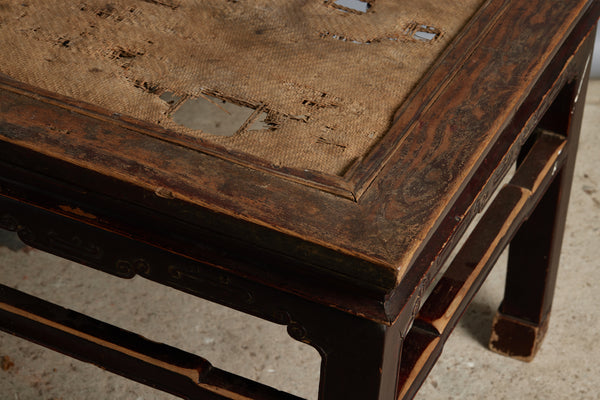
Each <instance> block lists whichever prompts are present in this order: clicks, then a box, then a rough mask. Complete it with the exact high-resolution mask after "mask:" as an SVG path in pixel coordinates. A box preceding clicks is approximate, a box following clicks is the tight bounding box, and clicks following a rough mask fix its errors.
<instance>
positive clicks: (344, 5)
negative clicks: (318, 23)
mask: <svg viewBox="0 0 600 400" xmlns="http://www.w3.org/2000/svg"><path fill="white" fill-rule="evenodd" d="M330 4H331V5H332V6H333V7H335V8H337V9H339V10H342V11H347V12H357V13H360V14H364V13H366V12H367V11H368V10H369V8H371V3H369V2H367V1H362V0H333V1H330Z"/></svg>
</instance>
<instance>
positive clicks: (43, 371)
mask: <svg viewBox="0 0 600 400" xmlns="http://www.w3.org/2000/svg"><path fill="white" fill-rule="evenodd" d="M586 107H587V108H586V111H585V122H584V128H583V133H582V139H581V146H580V149H581V150H580V154H579V158H578V161H577V170H576V173H575V181H574V187H573V191H572V198H571V204H570V209H569V215H568V221H567V231H566V237H565V241H564V244H563V254H562V259H561V262H562V264H561V270H560V273H559V277H558V286H557V291H556V296H555V301H554V308H553V315H552V320H551V323H550V329H549V332H548V335H547V337H546V340H545V343H544V345H543V346H542V348H541V350H540V352H539V354H538V356H537V358H536V359H535V360H534V361H533V362H532V363H523V362H519V361H514V360H512V359H509V358H505V357H501V356H499V355H496V354H494V353H491V352H490V351H488V350H487V349H486V347H485V346H486V342H487V338H488V335H489V329H490V324H491V319H492V317H493V314H494V312H495V310H496V308H497V307H498V304H499V302H500V300H501V295H502V288H503V274H504V262H503V260H501V261H500V262H499V263H498V265H497V266H496V268H495V269H494V271H493V272H492V275H491V276H490V277H489V279H488V280H487V281H486V283H485V285H484V286H483V287H482V289H481V291H480V292H479V294H478V295H477V297H476V298H475V300H474V302H473V303H472V305H471V306H470V308H469V310H468V311H467V313H466V315H465V316H464V317H463V319H462V320H461V322H460V323H459V325H458V327H457V328H456V330H455V333H454V334H453V336H452V337H451V338H450V340H449V342H448V344H447V345H446V348H445V351H444V354H443V355H442V357H441V358H440V360H439V362H438V363H437V364H436V366H435V368H434V369H433V371H432V373H431V375H430V376H429V378H428V379H427V381H426V382H425V383H424V385H423V387H422V389H421V391H420V392H419V395H418V396H417V399H421V400H424V399H433V400H435V399H440V400H441V399H446V400H449V399H511V400H512V399H544V400H551V399H567V398H568V399H600V389H598V387H599V384H600V362H598V360H600V346H599V345H598V343H599V342H600V307H599V306H598V304H600V290H599V289H598V287H597V285H599V284H600V81H593V82H591V83H590V91H589V93H588V97H587V106H586ZM7 240H9V239H6V238H5V239H4V242H5V243H6V244H8V245H9V247H1V248H0V278H1V279H0V282H2V283H4V284H7V285H9V286H12V287H15V288H18V289H20V290H23V291H25V292H28V293H31V294H34V295H36V296H39V297H42V298H44V299H46V300H49V301H52V302H56V303H58V304H61V305H63V306H65V307H69V308H72V309H75V310H77V311H80V312H84V313H86V314H88V315H91V316H93V317H95V318H99V319H101V320H104V321H106V322H109V323H112V324H115V325H118V326H121V327H123V328H125V329H130V330H134V331H136V332H138V333H141V334H142V335H144V336H146V337H148V338H151V339H153V340H156V341H161V342H166V343H169V344H171V345H174V346H177V347H180V348H182V349H185V350H187V351H190V352H193V353H196V354H198V355H201V356H203V357H205V358H207V359H209V360H210V361H211V362H212V363H213V364H214V365H215V366H217V367H220V368H223V369H226V370H229V371H231V372H235V373H238V374H241V375H243V376H246V377H249V378H252V379H257V380H259V381H261V382H263V383H266V384H269V385H272V386H275V387H278V388H280V389H283V390H287V391H290V392H292V393H294V394H297V395H299V396H302V397H305V398H308V399H316V393H317V380H318V373H319V357H318V354H317V352H316V351H315V350H313V349H311V348H309V347H308V346H305V345H303V344H300V343H297V342H295V341H293V340H292V339H290V338H288V336H287V335H286V333H285V329H284V328H283V327H280V326H276V325H273V324H270V323H267V322H264V321H260V320H258V319H256V318H253V317H249V316H245V315H243V314H240V313H238V312H235V311H231V310H228V309H225V308H223V307H221V306H218V305H215V304H211V303H209V302H206V301H203V300H200V299H197V298H195V297H192V296H190V295H187V294H184V293H179V292H177V291H174V290H171V289H167V288H165V287H161V286H159V285H156V284H154V283H152V282H149V281H146V280H144V279H141V278H135V279H133V280H132V281H125V280H121V279H118V278H113V277H111V276H108V275H105V274H103V273H100V272H96V271H94V270H91V269H88V268H84V267H80V266H78V265H76V264H74V263H71V262H68V261H65V260H61V259H58V258H56V257H53V256H50V255H48V254H44V253H41V252H39V251H36V250H31V249H27V248H25V249H20V250H19V245H18V243H16V244H13V245H10V243H8V242H7ZM10 247H13V248H12V249H11V248H10ZM0 362H1V363H0V365H1V367H2V368H0V400H8V399H11V400H12V399H14V400H34V399H36V400H37V399H44V400H59V399H61V400H69V399H87V400H105V399H133V400H151V399H173V397H172V396H169V395H167V394H164V393H162V392H158V391H155V390H153V389H150V388H148V387H145V386H142V385H138V384H136V383H132V382H129V381H127V380H125V379H123V378H120V377H118V376H116V375H113V374H110V373H108V372H105V371H103V370H101V369H99V368H96V367H94V366H91V365H88V364H85V363H81V362H79V361H76V360H72V359H69V358H67V357H64V356H62V355H59V354H57V353H54V352H52V351H49V350H46V349H44V348H42V347H40V346H37V345H34V344H30V343H28V342H26V341H24V340H21V339H18V338H15V337H12V336H10V335H7V334H4V333H0Z"/></svg>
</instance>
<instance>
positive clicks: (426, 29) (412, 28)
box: [404, 22, 442, 42]
mask: <svg viewBox="0 0 600 400" xmlns="http://www.w3.org/2000/svg"><path fill="white" fill-rule="evenodd" d="M404 33H405V34H406V35H408V36H409V37H410V38H412V39H414V40H418V41H421V42H433V41H434V40H437V39H438V38H439V37H440V36H441V35H442V31H441V30H439V29H438V28H436V27H433V26H429V25H424V24H419V23H416V22H413V23H411V24H409V25H408V26H407V27H406V29H405V32H404Z"/></svg>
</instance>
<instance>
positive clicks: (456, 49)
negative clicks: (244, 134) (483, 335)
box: [0, 0, 511, 201]
mask: <svg viewBox="0 0 600 400" xmlns="http://www.w3.org/2000/svg"><path fill="white" fill-rule="evenodd" d="M510 2H511V0H502V1H497V0H488V1H487V2H485V3H484V4H483V5H482V6H481V7H480V8H479V9H478V10H477V11H476V12H475V14H474V15H473V16H472V17H471V19H470V20H469V22H468V23H467V24H466V25H465V27H464V28H463V29H462V30H461V31H460V32H459V34H458V35H457V36H456V38H455V39H453V40H452V41H451V43H450V45H449V46H447V47H446V49H445V50H444V51H443V52H442V54H441V55H440V56H439V57H438V58H437V61H436V62H435V63H433V64H432V66H431V67H430V69H429V72H428V73H426V74H425V76H424V77H423V78H422V79H421V80H420V82H419V83H418V84H417V86H416V87H415V88H414V89H413V90H411V92H410V94H409V97H408V99H407V100H406V101H404V103H403V105H402V106H401V108H400V109H399V110H398V111H397V112H396V114H395V116H394V117H393V124H392V127H391V129H390V130H389V131H388V133H386V134H385V135H384V136H383V138H382V140H381V141H380V142H379V143H377V144H375V146H374V147H373V148H372V149H371V150H370V151H369V153H368V155H367V156H366V157H365V158H360V159H357V160H355V161H354V163H353V164H351V165H350V166H349V167H348V168H347V169H346V171H345V173H344V174H343V175H342V176H337V175H331V174H327V173H323V172H319V171H314V170H310V169H296V168H290V167H285V166H278V165H273V164H272V163H270V162H268V161H266V160H264V159H262V158H259V157H255V156H252V155H249V154H247V153H244V152H236V151H232V150H227V149H225V147H223V146H221V145H218V144H215V143H210V142H208V141H206V140H203V139H201V138H198V137H191V136H189V135H184V134H181V133H178V132H175V131H172V130H168V129H165V128H162V127H160V126H157V125H155V124H151V123H148V122H145V121H141V120H138V119H136V118H132V117H128V116H126V115H121V114H115V113H112V112H111V111H109V110H107V109H104V108H102V107H99V106H95V105H92V104H88V103H85V102H81V101H77V100H74V99H71V98H69V97H66V96H61V95H58V94H55V93H52V92H49V91H45V90H42V89H39V88H36V87H33V86H30V85H27V84H24V83H21V82H17V81H15V80H13V79H12V78H10V77H7V76H5V75H2V74H0V87H1V88H3V89H6V90H10V91H13V92H17V93H19V94H23V95H27V96H29V97H34V98H36V99H38V100H40V101H44V102H46V103H49V104H52V105H55V106H58V107H61V108H66V109H68V110H70V111H74V112H77V113H80V114H84V115H87V116H90V117H93V118H96V119H98V120H103V121H110V122H112V123H116V124H117V125H119V126H122V127H125V128H127V129H130V130H133V131H135V132H138V133H142V134H144V135H148V136H151V137H153V138H157V139H160V140H163V141H166V142H171V143H175V144H178V145H181V146H184V147H187V148H190V149H193V150H196V151H199V152H201V153H205V154H208V155H211V156H215V157H219V158H222V159H224V160H226V161H229V162H233V163H236V164H239V165H242V166H244V167H248V168H251V169H256V170H260V171H263V172H267V173H271V174H274V175H276V176H278V177H280V178H283V179H287V180H290V181H293V182H295V183H299V184H302V185H305V186H308V187H311V188H314V189H318V190H321V191H324V192H328V193H331V194H334V195H336V196H340V197H343V198H346V199H348V200H351V201H358V200H359V198H360V196H361V195H362V194H363V193H364V192H365V191H366V189H367V188H368V186H369V184H370V183H371V182H372V181H373V179H374V178H375V177H376V176H377V174H378V173H379V171H380V170H381V169H382V168H383V166H384V165H385V163H386V162H387V161H389V158H390V156H391V155H392V154H393V153H394V151H395V150H396V149H397V147H398V146H399V145H400V144H401V142H402V138H403V137H404V136H405V135H406V134H407V132H408V131H410V129H412V128H413V127H414V124H415V123H416V121H418V119H419V117H420V116H421V115H422V114H423V113H424V112H425V111H426V110H427V109H428V107H429V106H430V105H431V104H432V103H433V102H434V101H435V99H437V98H438V97H439V95H440V94H441V93H442V92H443V91H444V89H445V88H446V87H447V85H448V83H449V82H450V81H451V80H452V78H453V77H454V75H455V74H456V72H457V71H458V70H459V69H460V66H461V65H462V63H464V62H465V61H466V60H468V58H469V56H470V55H471V53H472V52H473V51H474V49H475V48H476V47H477V45H478V44H479V43H480V42H481V41H482V40H483V39H484V37H485V36H487V35H488V34H489V32H490V31H491V30H492V28H493V26H494V25H495V23H496V22H497V20H498V19H499V18H500V17H501V15H502V14H503V12H504V10H505V9H506V8H507V5H508V4H509V3H510Z"/></svg>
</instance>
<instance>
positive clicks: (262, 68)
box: [0, 0, 483, 174]
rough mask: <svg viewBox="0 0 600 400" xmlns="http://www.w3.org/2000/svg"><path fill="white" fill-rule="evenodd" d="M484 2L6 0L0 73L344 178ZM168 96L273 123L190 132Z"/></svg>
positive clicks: (0, 25) (1, 7)
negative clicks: (220, 102)
mask: <svg viewBox="0 0 600 400" xmlns="http://www.w3.org/2000/svg"><path fill="white" fill-rule="evenodd" d="M356 2H357V3H361V2H360V1H358V0H357V1H356ZM482 2H483V0H458V1H444V0H373V1H370V2H369V5H370V7H369V8H368V10H367V12H366V13H360V12H355V11H354V10H351V9H343V7H340V6H339V5H337V4H336V3H335V1H333V0H332V1H329V2H327V1H323V0H303V1H301V0H254V1H252V0H237V1H236V0H206V1H200V0H196V1H193V0H161V1H158V0H146V1H134V0H112V1H108V2H107V1H95V0H87V1H73V0H52V1H43V0H30V1H22V0H19V1H16V0H9V1H0V73H3V74H6V75H8V76H10V77H12V78H15V79H17V80H19V81H22V82H25V83H28V84H32V85H35V86H38V87H40V88H43V89H46V90H50V91H53V92H56V93H59V94H62V95H66V96H70V97H73V98H75V99H78V100H82V101H85V102H89V103H93V104H96V105H99V106H102V107H105V108H107V109H109V110H110V111H112V112H115V113H120V114H123V115H130V116H133V117H135V118H139V119H142V120H145V121H148V122H151V123H154V124H158V125H161V126H163V127H166V128H168V129H171V130H174V131H177V132H180V133H184V134H187V135H191V136H199V137H201V138H203V139H204V140H208V141H212V142H214V143H217V144H219V145H221V146H223V147H224V148H226V149H228V150H232V151H236V152H243V153H248V154H250V155H252V156H255V157H260V158H262V159H264V160H266V161H267V162H268V163H271V164H273V165H277V166H285V167H292V168H298V169H311V170H316V171H320V172H323V173H327V174H341V173H343V172H344V170H345V169H346V168H347V167H348V166H349V165H350V164H351V163H352V161H353V160H355V159H357V158H360V157H363V156H364V155H365V154H366V153H367V152H368V150H369V149H370V148H371V147H372V146H373V144H374V143H376V142H377V140H378V139H380V138H381V136H382V135H383V134H385V132H386V131H387V129H388V128H389V125H390V121H391V118H392V115H393V114H394V112H395V111H396V110H397V109H398V107H399V106H400V105H401V104H402V102H403V100H404V99H405V98H406V96H407V95H408V94H409V92H410V90H411V89H412V88H413V87H414V86H415V84H416V83H417V82H418V81H419V79H420V78H421V77H422V76H423V74H424V73H425V72H426V71H427V68H428V66H429V65H430V64H431V63H432V62H433V61H434V60H435V59H436V58H437V57H438V56H439V55H440V53H441V52H442V50H443V49H444V48H445V47H446V46H447V45H448V43H449V42H450V41H451V39H452V38H453V37H454V36H455V35H456V34H457V33H458V32H459V31H460V29H461V28H462V27H463V26H464V24H465V23H466V22H467V21H468V20H469V18H470V17H471V16H472V15H473V14H474V12H475V11H476V10H477V8H478V7H479V6H480V5H481V3H482ZM362 3H364V2H362ZM417 31H423V32H425V33H424V34H423V33H421V34H417V37H415V33H416V32H417ZM419 35H421V39H420V38H419ZM423 35H425V37H422V36H423ZM165 92H167V93H173V94H174V96H175V97H178V98H179V97H181V100H183V101H185V100H186V99H194V98H198V97H202V96H206V95H210V96H215V97H218V98H221V99H226V100H228V101H231V102H234V103H239V104H243V105H246V106H250V107H251V108H255V109H257V108H260V110H259V112H257V113H255V115H259V114H260V113H261V112H264V113H266V114H267V115H268V117H267V122H269V123H270V124H269V126H268V128H267V127H266V126H263V127H262V128H260V129H240V130H239V131H238V132H237V133H236V134H235V135H233V136H218V135H213V134H211V133H210V132H204V131H201V130H197V129H196V130H194V129H190V128H188V127H185V126H182V125H179V124H178V123H176V122H175V121H174V119H173V114H174V113H176V112H177V109H176V108H175V106H176V105H177V104H170V103H169V102H167V101H165V100H163V99H161V97H160V96H161V95H162V94H164V93H165ZM180 103H182V102H181V101H180ZM215 107H216V106H215ZM263 115H264V114H263ZM250 122H251V121H250ZM250 122H249V124H248V126H251V125H252V124H251V123H250Z"/></svg>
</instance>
